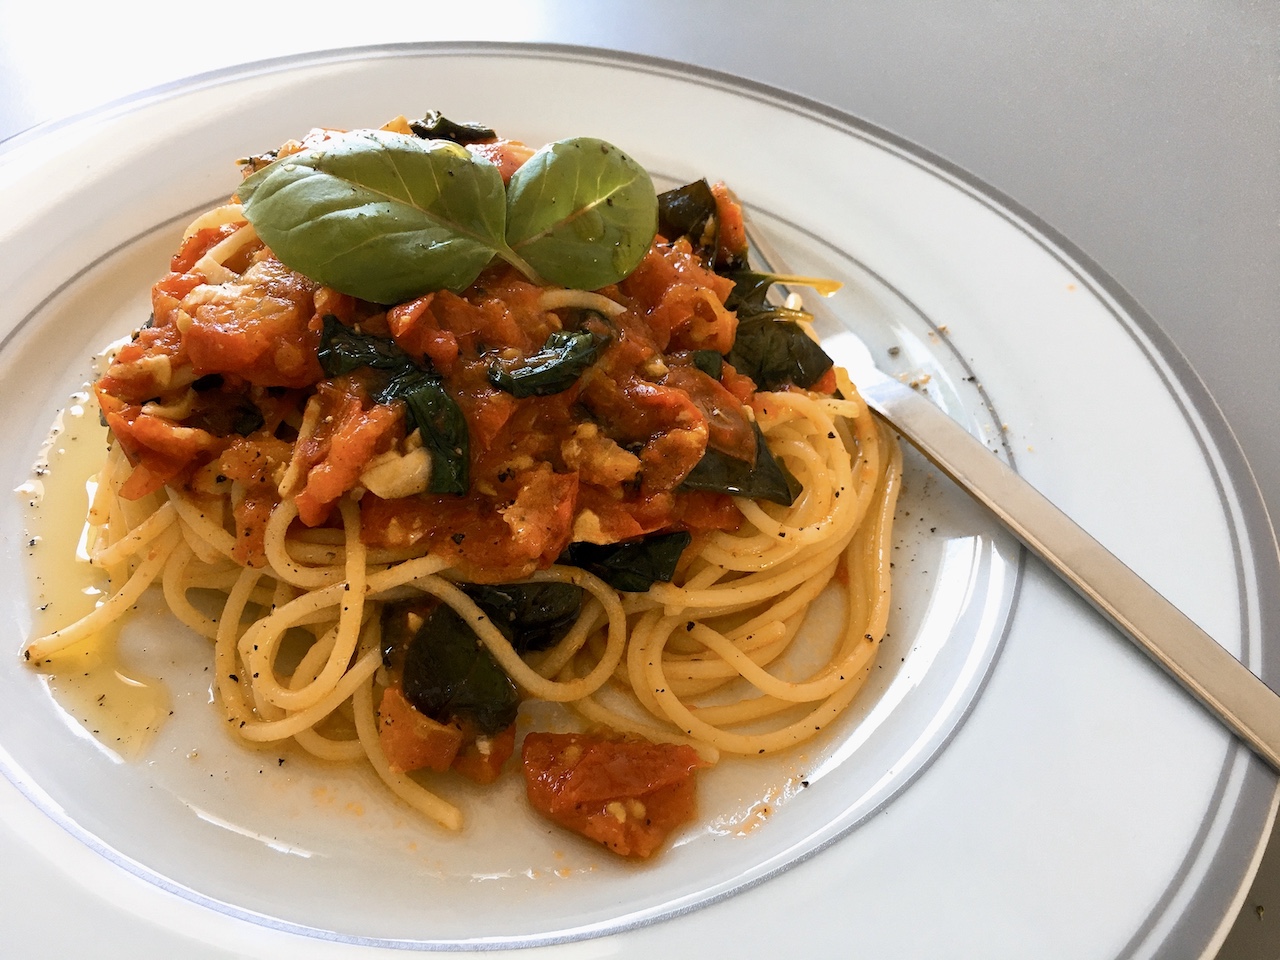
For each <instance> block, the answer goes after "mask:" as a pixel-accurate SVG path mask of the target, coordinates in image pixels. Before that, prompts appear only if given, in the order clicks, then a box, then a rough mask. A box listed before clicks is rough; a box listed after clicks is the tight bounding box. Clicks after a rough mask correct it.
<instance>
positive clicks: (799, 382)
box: [725, 314, 832, 390]
mask: <svg viewBox="0 0 1280 960" xmlns="http://www.w3.org/2000/svg"><path fill="white" fill-rule="evenodd" d="M725 359H727V360H728V361H729V362H730V363H731V364H733V368H734V369H735V370H737V371H738V372H739V373H742V374H745V375H746V376H748V377H750V378H751V379H752V380H753V381H755V385H756V388H757V389H759V390H777V389H778V388H779V387H781V386H783V385H785V384H788V383H793V384H795V385H796V386H797V387H806V388H807V387H811V386H813V385H814V384H815V383H817V382H818V380H819V379H821V377H822V375H823V374H825V373H826V372H827V371H828V370H830V369H831V366H832V360H831V358H830V357H829V356H827V352H826V351H825V350H823V349H822V347H820V346H819V345H818V344H817V342H816V341H815V340H814V339H813V338H812V337H810V336H809V335H808V334H807V333H805V332H804V330H803V329H802V328H801V327H800V325H799V324H798V323H796V322H795V321H794V320H786V319H775V318H774V316H773V315H771V314H762V315H760V316H755V317H750V318H748V319H746V320H742V319H739V321H738V333H737V336H736V338H735V339H734V341H733V349H731V350H730V351H729V353H728V354H727V355H726V357H725Z"/></svg>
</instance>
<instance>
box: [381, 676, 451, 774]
mask: <svg viewBox="0 0 1280 960" xmlns="http://www.w3.org/2000/svg"><path fill="white" fill-rule="evenodd" d="M378 742H379V744H381V746H382V752H383V754H385V755H386V758H387V763H388V764H389V765H390V767H391V769H392V770H393V771H395V772H396V773H408V772H409V771H411V770H424V769H425V770H435V771H436V772H437V773H443V772H444V771H445V770H448V769H449V767H450V766H451V765H452V764H453V762H454V759H455V758H456V757H457V756H458V750H459V749H460V748H461V747H462V731H461V730H460V729H459V728H458V727H456V726H453V725H451V724H450V725H446V724H443V723H437V722H436V721H435V720H432V719H431V718H430V717H428V716H426V715H425V714H423V713H420V712H419V711H417V710H415V709H414V707H413V705H412V704H411V703H409V701H408V700H406V699H405V697H404V693H403V692H402V691H401V690H400V688H399V687H387V689H386V690H385V691H384V692H383V694H382V700H381V702H380V703H379V704H378Z"/></svg>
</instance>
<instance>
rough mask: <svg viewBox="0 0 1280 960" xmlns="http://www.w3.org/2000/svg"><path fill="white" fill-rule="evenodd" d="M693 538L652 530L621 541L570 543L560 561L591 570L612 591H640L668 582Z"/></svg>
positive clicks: (686, 534)
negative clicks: (641, 535) (645, 534)
mask: <svg viewBox="0 0 1280 960" xmlns="http://www.w3.org/2000/svg"><path fill="white" fill-rule="evenodd" d="M692 540H693V538H692V537H691V536H690V535H689V534H688V533H687V532H686V531H684V530H676V531H674V532H671V533H651V534H649V535H648V536H645V537H636V538H635V539H634V540H624V541H622V542H621V543H571V544H569V549H568V550H566V551H565V553H564V556H563V557H561V558H560V561H561V562H562V563H566V564H568V565H569V566H573V567H581V568H582V569H583V570H587V571H589V572H590V573H594V574H595V575H596V576H597V577H599V578H600V579H601V580H603V581H604V582H605V583H607V584H609V586H611V587H613V588H614V589H615V590H625V591H628V592H630V593H643V592H644V591H646V590H648V589H649V588H650V587H652V586H653V585H654V584H655V583H659V582H661V583H669V582H670V581H671V578H672V577H673V576H675V572H676V564H677V563H678V562H679V560H680V554H682V553H683V552H684V548H685V547H687V546H689V544H690V542H691V541H692Z"/></svg>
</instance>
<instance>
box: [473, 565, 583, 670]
mask: <svg viewBox="0 0 1280 960" xmlns="http://www.w3.org/2000/svg"><path fill="white" fill-rule="evenodd" d="M461 586H462V589H463V590H464V591H465V592H466V594H467V596H469V597H470V598H471V599H472V600H474V601H475V604H476V606H477V607H479V608H480V609H481V610H483V611H484V612H485V613H486V614H488V616H489V619H490V620H491V621H492V622H493V625H494V626H495V627H497V628H498V629H499V630H500V631H502V635H503V636H504V637H506V638H507V640H509V641H510V642H511V645H512V646H513V647H515V649H516V652H517V653H521V654H524V653H527V652H529V651H531V650H546V649H547V648H548V647H552V646H554V645H555V644H556V643H557V642H559V640H560V639H561V638H563V637H564V635H565V634H566V633H568V631H569V628H570V627H572V626H573V624H574V623H575V622H576V621H577V619H578V613H579V611H581V609H582V588H581V587H577V586H574V585H573V584H572V583H557V582H546V583H467V584H462V585H461Z"/></svg>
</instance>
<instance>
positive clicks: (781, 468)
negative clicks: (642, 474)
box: [680, 423, 802, 507]
mask: <svg viewBox="0 0 1280 960" xmlns="http://www.w3.org/2000/svg"><path fill="white" fill-rule="evenodd" d="M752 426H754V427H755V431H756V462H755V464H754V465H752V464H749V463H747V462H746V461H743V460H739V459H737V458H736V457H731V456H729V455H728V454H726V453H722V452H721V451H719V450H712V449H708V450H707V452H706V453H705V454H703V456H702V459H701V460H699V461H698V462H697V464H696V465H695V466H694V468H693V469H692V470H690V471H689V474H688V476H686V477H685V478H684V480H683V481H682V482H681V483H680V487H681V489H684V490H705V491H708V492H711V493H728V494H732V495H733V496H735V497H748V498H750V499H752V500H768V501H770V502H772V503H778V504H781V505H782V506H784V507H789V506H791V504H793V503H795V500H796V497H798V496H799V495H800V491H801V489H802V488H801V485H800V481H799V480H797V479H796V478H795V475H794V474H792V473H791V471H790V470H788V469H787V468H786V465H785V464H783V463H782V462H781V461H779V460H777V459H775V458H774V456H773V454H772V453H771V452H770V450H769V445H768V444H767V443H765V440H764V434H763V433H762V432H761V430H760V425H759V424H758V423H753V424H752Z"/></svg>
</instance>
